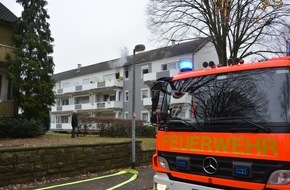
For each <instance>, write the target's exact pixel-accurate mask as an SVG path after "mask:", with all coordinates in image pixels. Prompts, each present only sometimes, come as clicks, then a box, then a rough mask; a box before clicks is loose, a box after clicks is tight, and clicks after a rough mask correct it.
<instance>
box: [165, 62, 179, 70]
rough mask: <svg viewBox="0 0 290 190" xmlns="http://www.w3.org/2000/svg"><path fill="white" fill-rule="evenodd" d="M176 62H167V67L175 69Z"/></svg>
mask: <svg viewBox="0 0 290 190" xmlns="http://www.w3.org/2000/svg"><path fill="white" fill-rule="evenodd" d="M176 65H177V62H172V63H168V64H167V69H168V70H171V69H176V68H177V67H176Z"/></svg>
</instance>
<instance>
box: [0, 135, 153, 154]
mask: <svg viewBox="0 0 290 190" xmlns="http://www.w3.org/2000/svg"><path fill="white" fill-rule="evenodd" d="M155 140H156V139H155V138H136V141H142V149H143V150H153V149H155ZM131 141H132V139H131V138H109V137H100V136H98V135H86V136H81V135H80V136H78V137H76V138H74V139H72V138H71V135H70V134H66V133H46V134H45V135H43V136H41V137H38V138H28V139H0V147H1V148H5V147H6V148H7V147H36V146H52V145H66V144H95V143H119V142H131Z"/></svg>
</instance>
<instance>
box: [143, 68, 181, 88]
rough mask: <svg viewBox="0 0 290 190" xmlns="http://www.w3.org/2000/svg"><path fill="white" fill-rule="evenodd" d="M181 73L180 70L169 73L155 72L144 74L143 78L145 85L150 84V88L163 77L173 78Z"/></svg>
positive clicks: (169, 71) (172, 70)
mask: <svg viewBox="0 0 290 190" xmlns="http://www.w3.org/2000/svg"><path fill="white" fill-rule="evenodd" d="M178 72H179V70H178V69H171V70H168V71H161V72H155V73H147V74H144V76H143V80H144V83H146V84H148V85H149V86H150V85H152V83H153V82H154V81H155V80H156V79H158V78H161V77H173V76H175V75H177V74H178Z"/></svg>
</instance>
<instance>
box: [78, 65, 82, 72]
mask: <svg viewBox="0 0 290 190" xmlns="http://www.w3.org/2000/svg"><path fill="white" fill-rule="evenodd" d="M81 67H82V64H79V63H78V67H77V73H78V72H80V70H81Z"/></svg>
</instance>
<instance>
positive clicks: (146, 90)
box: [141, 88, 149, 100]
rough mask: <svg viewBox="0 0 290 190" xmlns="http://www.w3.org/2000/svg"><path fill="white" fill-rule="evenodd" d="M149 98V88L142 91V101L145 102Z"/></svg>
mask: <svg viewBox="0 0 290 190" xmlns="http://www.w3.org/2000/svg"><path fill="white" fill-rule="evenodd" d="M148 97H149V90H148V88H145V89H142V90H141V100H143V99H144V98H148Z"/></svg>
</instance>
